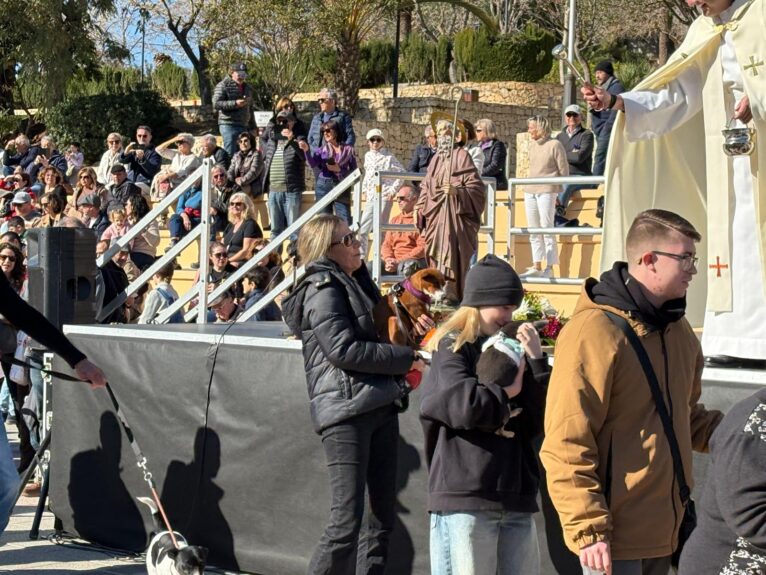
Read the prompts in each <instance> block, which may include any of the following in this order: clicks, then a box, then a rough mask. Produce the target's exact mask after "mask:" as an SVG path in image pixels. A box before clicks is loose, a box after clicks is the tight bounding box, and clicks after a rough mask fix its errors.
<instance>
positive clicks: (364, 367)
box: [282, 258, 414, 433]
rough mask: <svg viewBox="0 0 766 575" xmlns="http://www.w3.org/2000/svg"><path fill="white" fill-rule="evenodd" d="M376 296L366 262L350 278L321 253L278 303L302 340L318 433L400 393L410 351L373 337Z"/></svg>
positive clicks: (411, 359)
mask: <svg viewBox="0 0 766 575" xmlns="http://www.w3.org/2000/svg"><path fill="white" fill-rule="evenodd" d="M380 297H381V296H380V292H379V291H378V288H377V287H376V286H375V284H374V283H373V281H372V278H371V277H370V274H369V272H368V271H367V267H366V266H361V267H360V268H359V269H358V270H357V271H356V272H355V273H354V276H353V277H350V276H348V275H347V274H345V273H344V272H343V271H342V270H341V269H340V267H338V265H337V264H335V263H334V262H332V261H331V260H329V259H327V258H321V259H319V260H317V261H316V262H314V263H312V264H310V265H309V267H308V270H307V275H306V277H305V278H304V279H303V281H302V282H301V283H300V284H299V285H298V287H297V288H296V289H295V290H294V291H293V292H292V293H291V294H290V295H289V296H288V297H287V298H286V299H285V300H284V302H283V304H282V315H283V317H284V320H285V322H286V323H287V325H288V326H289V327H290V329H291V330H292V332H293V333H294V334H295V335H296V336H297V337H300V338H301V340H302V341H303V361H304V363H305V366H306V383H307V384H308V392H309V399H310V400H311V418H312V420H313V422H314V429H315V430H316V432H317V433H321V432H322V431H323V430H324V429H326V428H327V427H330V426H332V425H335V424H337V423H340V422H342V421H344V420H346V419H349V418H351V417H354V416H356V415H360V414H363V413H367V412H369V411H372V410H373V409H376V408H378V407H381V406H384V405H388V404H391V403H393V402H395V401H396V400H397V399H400V398H401V397H403V396H404V394H405V383H404V380H403V378H402V377H401V376H402V375H404V374H405V373H406V372H407V371H408V370H409V369H410V367H411V365H412V362H413V359H414V358H413V355H414V354H413V352H412V350H411V349H410V348H408V347H403V346H396V345H390V344H387V343H381V342H380V340H379V339H378V335H377V332H376V331H375V325H374V323H373V317H372V310H373V308H374V306H375V304H376V303H377V301H378V300H379V299H380Z"/></svg>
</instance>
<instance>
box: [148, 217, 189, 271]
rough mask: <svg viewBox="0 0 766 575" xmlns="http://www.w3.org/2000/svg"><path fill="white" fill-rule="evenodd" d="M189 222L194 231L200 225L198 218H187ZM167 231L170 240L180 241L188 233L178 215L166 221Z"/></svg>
mask: <svg viewBox="0 0 766 575" xmlns="http://www.w3.org/2000/svg"><path fill="white" fill-rule="evenodd" d="M189 219H190V220H191V229H190V230H189V231H191V230H193V229H194V227H195V226H196V225H197V224H199V223H200V218H189ZM168 231H169V232H170V238H171V239H179V240H180V239H181V238H182V237H184V236H185V235H186V234H188V233H189V232H188V231H186V228H185V227H184V221H183V220H182V219H181V216H179V215H178V214H173V215H172V216H170V219H169V220H168ZM136 265H138V262H136Z"/></svg>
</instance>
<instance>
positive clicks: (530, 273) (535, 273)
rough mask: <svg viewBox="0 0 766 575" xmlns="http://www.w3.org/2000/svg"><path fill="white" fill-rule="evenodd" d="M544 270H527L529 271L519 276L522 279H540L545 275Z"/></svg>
mask: <svg viewBox="0 0 766 575" xmlns="http://www.w3.org/2000/svg"><path fill="white" fill-rule="evenodd" d="M543 273H545V272H543V270H538V269H537V268H534V267H532V268H527V271H525V272H522V273H520V274H519V277H520V278H539V277H542V275H543Z"/></svg>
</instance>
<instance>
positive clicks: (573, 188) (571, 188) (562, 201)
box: [558, 184, 597, 209]
mask: <svg viewBox="0 0 766 575" xmlns="http://www.w3.org/2000/svg"><path fill="white" fill-rule="evenodd" d="M595 187H597V186H595V185H593V184H567V185H565V186H564V191H563V192H561V193H560V194H559V195H558V200H559V205H560V206H562V207H563V208H564V209H566V207H567V206H568V205H569V200H570V199H572V196H573V195H574V193H575V192H579V191H580V190H587V189H590V188H595Z"/></svg>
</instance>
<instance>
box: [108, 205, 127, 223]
mask: <svg viewBox="0 0 766 575" xmlns="http://www.w3.org/2000/svg"><path fill="white" fill-rule="evenodd" d="M116 216H122V221H123V222H125V220H126V219H127V216H126V212H125V208H123V207H122V206H119V207H118V206H116V205H114V206H113V207H111V209H110V210H109V212H108V213H107V217H108V218H109V221H110V222H112V223H114V220H115V218H116Z"/></svg>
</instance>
